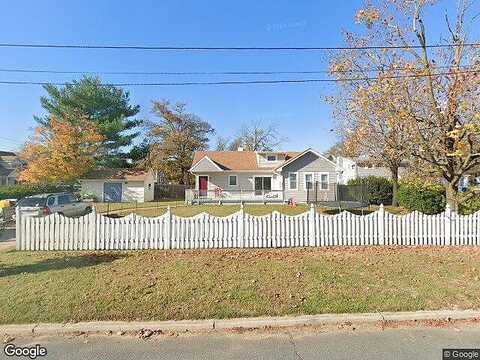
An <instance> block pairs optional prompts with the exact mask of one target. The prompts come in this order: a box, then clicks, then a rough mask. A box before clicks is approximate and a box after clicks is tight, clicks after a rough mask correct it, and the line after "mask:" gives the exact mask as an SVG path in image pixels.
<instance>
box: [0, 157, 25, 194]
mask: <svg viewBox="0 0 480 360" xmlns="http://www.w3.org/2000/svg"><path fill="white" fill-rule="evenodd" d="M21 166H22V162H21V160H20V159H19V158H18V156H17V154H15V153H14V152H11V151H0V186H9V185H15V184H16V183H17V178H18V175H19V171H20V168H21Z"/></svg>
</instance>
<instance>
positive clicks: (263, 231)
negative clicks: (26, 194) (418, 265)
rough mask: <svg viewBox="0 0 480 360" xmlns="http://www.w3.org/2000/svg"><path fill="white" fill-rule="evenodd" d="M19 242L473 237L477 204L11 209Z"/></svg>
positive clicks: (157, 245)
mask: <svg viewBox="0 0 480 360" xmlns="http://www.w3.org/2000/svg"><path fill="white" fill-rule="evenodd" d="M17 213H18V218H17V226H16V229H17V232H18V239H17V244H16V246H17V248H18V249H19V250H33V251H35V250H39V251H46V250H141V249H205V248H241V247H246V248H277V247H278V248H280V247H298V246H320V247H322V246H352V245H355V246H365V245H378V246H382V245H394V246H395V245H403V246H443V245H450V244H451V245H466V246H472V245H477V246H478V245H480V212H477V213H475V214H471V215H458V214H457V213H455V212H453V211H451V210H450V209H449V208H448V207H447V209H446V210H445V212H443V213H441V214H436V215H426V214H422V213H419V212H417V211H415V212H412V213H409V214H407V215H394V214H390V213H388V212H385V211H384V209H383V207H380V209H379V210H378V211H376V212H374V213H372V214H369V215H356V214H352V213H350V212H347V211H343V212H341V213H340V214H336V215H323V214H319V213H317V212H316V211H315V209H314V208H313V207H311V208H310V209H309V210H308V211H307V212H305V213H303V214H299V215H295V216H289V215H285V214H282V213H280V212H278V211H274V212H272V213H271V214H269V215H263V216H254V215H250V214H245V213H244V210H243V207H241V209H240V211H238V212H236V213H234V214H232V215H229V216H227V217H217V216H213V215H209V214H207V213H201V214H198V215H196V216H194V217H191V218H183V217H179V216H175V215H172V214H171V211H170V209H168V210H167V212H166V213H165V214H164V215H162V216H159V217H156V218H147V217H142V216H138V215H135V214H132V215H128V216H126V217H124V218H118V219H114V218H110V217H106V216H103V215H101V214H96V213H95V212H93V213H91V214H88V215H85V216H84V217H79V218H68V217H65V216H63V215H59V214H52V215H49V216H47V217H28V216H23V215H22V212H21V210H18V211H17Z"/></svg>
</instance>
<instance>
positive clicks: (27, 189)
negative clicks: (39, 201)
mask: <svg viewBox="0 0 480 360" xmlns="http://www.w3.org/2000/svg"><path fill="white" fill-rule="evenodd" d="M76 189H77V187H76V186H75V185H74V184H28V183H22V184H16V185H12V186H0V200H4V199H17V200H19V199H22V198H24V197H26V196H31V195H37V194H44V193H55V192H63V191H68V192H75V191H76Z"/></svg>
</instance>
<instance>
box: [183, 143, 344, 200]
mask: <svg viewBox="0 0 480 360" xmlns="http://www.w3.org/2000/svg"><path fill="white" fill-rule="evenodd" d="M339 170H340V169H339V168H338V167H337V165H336V164H335V163H334V162H332V161H330V160H329V159H327V158H326V157H325V156H323V155H322V154H320V153H319V152H317V151H315V150H313V149H307V150H305V151H303V152H281V151H279V152H276V151H258V152H257V151H243V149H242V148H239V150H238V151H202V152H196V153H195V156H194V160H193V163H192V167H191V168H190V172H191V173H192V174H193V175H195V188H194V189H191V190H187V191H186V198H185V200H186V201H187V202H198V203H200V202H239V201H245V202H285V201H288V200H290V199H291V200H294V201H296V202H306V201H307V200H309V198H310V199H311V196H312V195H313V193H314V192H315V194H316V199H318V200H321V201H334V200H335V191H336V190H335V184H336V183H337V178H338V172H339Z"/></svg>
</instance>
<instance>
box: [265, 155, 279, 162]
mask: <svg viewBox="0 0 480 360" xmlns="http://www.w3.org/2000/svg"><path fill="white" fill-rule="evenodd" d="M267 161H277V155H267Z"/></svg>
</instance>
